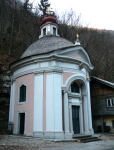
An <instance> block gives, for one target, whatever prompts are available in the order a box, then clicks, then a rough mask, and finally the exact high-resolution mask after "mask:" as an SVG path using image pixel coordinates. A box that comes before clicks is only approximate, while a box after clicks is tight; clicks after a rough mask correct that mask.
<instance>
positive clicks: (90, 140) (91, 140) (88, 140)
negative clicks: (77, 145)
mask: <svg viewBox="0 0 114 150" xmlns="http://www.w3.org/2000/svg"><path fill="white" fill-rule="evenodd" d="M93 141H98V139H87V140H85V141H82V142H81V143H87V142H93Z"/></svg>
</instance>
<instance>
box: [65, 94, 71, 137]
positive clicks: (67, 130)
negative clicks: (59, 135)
mask: <svg viewBox="0 0 114 150" xmlns="http://www.w3.org/2000/svg"><path fill="white" fill-rule="evenodd" d="M63 92H64V132H65V139H67V138H69V139H70V138H72V134H71V133H70V132H69V103H68V92H67V91H63Z"/></svg>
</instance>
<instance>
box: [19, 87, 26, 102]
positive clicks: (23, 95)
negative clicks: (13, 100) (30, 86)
mask: <svg viewBox="0 0 114 150" xmlns="http://www.w3.org/2000/svg"><path fill="white" fill-rule="evenodd" d="M26 93H27V87H26V85H24V84H22V85H21V86H20V87H19V103H21V102H26Z"/></svg>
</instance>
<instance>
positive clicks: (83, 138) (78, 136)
mask: <svg viewBox="0 0 114 150" xmlns="http://www.w3.org/2000/svg"><path fill="white" fill-rule="evenodd" d="M72 137H73V139H76V140H77V142H79V143H87V142H93V141H98V137H96V136H92V135H84V134H73V135H72Z"/></svg>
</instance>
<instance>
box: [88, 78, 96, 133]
mask: <svg viewBox="0 0 114 150" xmlns="http://www.w3.org/2000/svg"><path fill="white" fill-rule="evenodd" d="M89 81H90V79H89V78H88V79H87V91H88V94H87V100H88V101H87V103H88V122H89V130H90V132H91V134H92V135H93V134H94V131H93V128H92V115H91V98H90V82H89Z"/></svg>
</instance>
